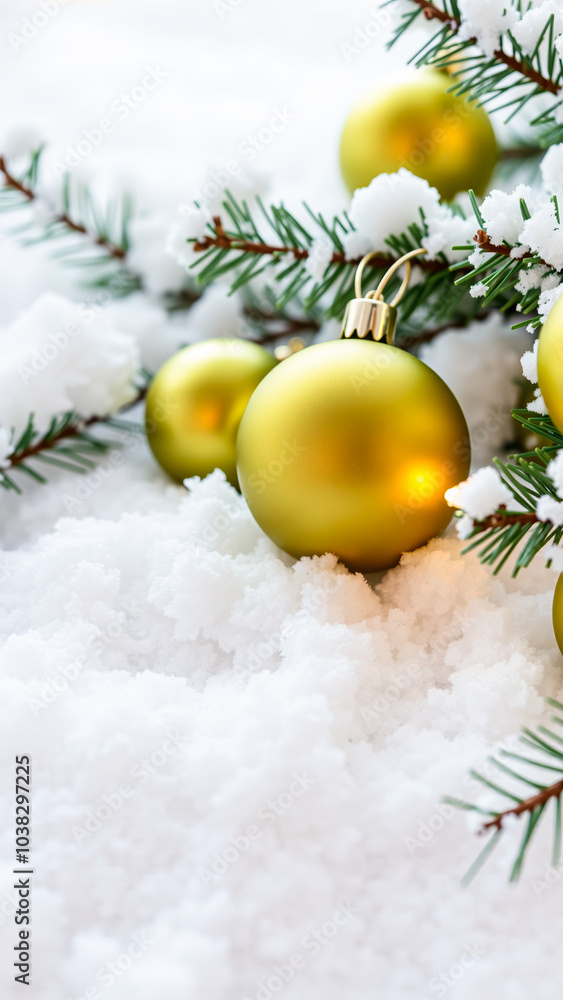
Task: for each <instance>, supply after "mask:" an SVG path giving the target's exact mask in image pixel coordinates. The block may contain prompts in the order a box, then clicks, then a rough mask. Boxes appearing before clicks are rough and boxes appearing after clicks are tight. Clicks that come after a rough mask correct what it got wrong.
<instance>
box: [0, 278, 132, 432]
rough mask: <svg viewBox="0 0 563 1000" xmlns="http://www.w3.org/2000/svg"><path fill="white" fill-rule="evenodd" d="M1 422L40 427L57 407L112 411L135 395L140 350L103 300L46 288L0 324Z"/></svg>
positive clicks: (18, 428)
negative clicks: (32, 423)
mask: <svg viewBox="0 0 563 1000" xmlns="http://www.w3.org/2000/svg"><path fill="white" fill-rule="evenodd" d="M0 344H1V345H2V353H1V355H0V425H2V426H4V427H5V428H10V427H15V428H16V431H20V432H21V431H23V430H24V428H25V426H26V424H27V420H28V417H29V415H30V413H31V412H33V413H34V414H35V426H36V428H37V429H38V430H46V429H47V427H48V426H49V424H50V422H51V417H52V416H53V415H54V414H56V413H66V412H67V411H70V410H75V411H77V412H78V413H80V414H81V416H83V417H89V416H93V415H94V414H98V415H103V414H105V413H111V412H113V411H114V410H116V409H118V408H119V407H120V406H123V405H124V404H125V403H127V402H128V401H129V400H130V399H132V398H133V396H134V395H135V389H134V385H133V380H134V378H135V375H136V374H137V371H138V369H139V353H138V349H137V345H136V342H135V340H134V338H133V337H132V336H129V335H127V334H125V333H122V332H120V331H119V330H118V329H116V327H114V326H113V325H112V323H110V321H109V319H108V318H107V316H106V315H105V313H104V310H103V308H100V307H99V306H96V305H95V304H88V303H76V302H71V301H70V300H69V299H66V298H64V297H63V296H62V295H55V294H52V293H48V294H45V295H43V296H41V298H39V299H37V300H36V302H34V304H33V305H32V306H30V307H29V309H26V310H25V311H24V312H23V313H22V314H21V315H20V316H19V317H18V319H16V320H15V321H14V322H13V323H12V324H11V325H10V326H8V327H6V328H5V329H4V330H0Z"/></svg>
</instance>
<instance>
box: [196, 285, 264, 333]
mask: <svg viewBox="0 0 563 1000" xmlns="http://www.w3.org/2000/svg"><path fill="white" fill-rule="evenodd" d="M185 329H186V339H187V340H188V341H190V342H192V341H196V340H207V339H209V338H210V337H245V336H247V334H248V332H249V326H248V323H247V321H246V320H245V318H244V311H243V303H242V300H241V298H240V295H238V294H237V293H236V292H235V293H233V294H232V295H231V294H229V286H228V285H222V284H220V283H218V284H214V285H210V286H209V288H206V289H205V290H204V292H203V295H202V297H201V298H200V299H199V300H198V301H197V302H196V303H195V304H194V305H193V306H192V307H191V309H190V311H189V313H188V315H187V317H186V319H185Z"/></svg>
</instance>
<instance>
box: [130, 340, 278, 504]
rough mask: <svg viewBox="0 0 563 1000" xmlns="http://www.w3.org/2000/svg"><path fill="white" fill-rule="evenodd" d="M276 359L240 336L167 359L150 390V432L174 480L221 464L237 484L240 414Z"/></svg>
mask: <svg viewBox="0 0 563 1000" xmlns="http://www.w3.org/2000/svg"><path fill="white" fill-rule="evenodd" d="M276 363H277V362H276V359H275V358H274V357H272V355H271V354H269V353H268V351H266V350H265V349H264V348H263V347H260V345H259V344H252V343H250V342H249V341H247V340H238V339H236V338H232V339H217V340H205V341H200V342H199V343H197V344H192V345H191V346H190V347H185V348H183V350H181V351H178V353H177V354H174V355H173V357H171V358H169V359H168V361H166V362H165V364H164V365H163V366H162V368H161V369H160V370H159V371H158V372H157V374H156V375H155V377H154V379H153V381H152V382H151V385H150V388H149V391H148V394H147V410H146V431H147V437H148V441H149V444H150V446H151V448H152V451H153V453H154V456H155V458H156V460H157V462H159V464H160V465H161V466H162V468H163V469H164V470H165V471H166V472H167V473H168V474H169V475H170V476H172V478H173V479H176V480H177V481H178V482H182V480H183V479H185V478H187V477H189V476H202V477H203V476H207V475H208V474H209V473H210V472H213V470H214V469H216V468H218V469H222V470H223V472H224V473H225V475H226V476H227V479H228V480H229V482H231V483H232V484H233V486H238V480H237V475H236V436H237V431H238V428H239V424H240V421H241V417H242V415H243V413H244V409H245V406H246V404H247V403H248V400H249V399H250V396H251V395H252V393H253V392H254V389H255V388H256V386H257V385H258V383H259V382H260V381H261V380H262V379H263V378H264V376H265V375H267V374H268V372H269V371H271V369H272V368H274V366H275V365H276Z"/></svg>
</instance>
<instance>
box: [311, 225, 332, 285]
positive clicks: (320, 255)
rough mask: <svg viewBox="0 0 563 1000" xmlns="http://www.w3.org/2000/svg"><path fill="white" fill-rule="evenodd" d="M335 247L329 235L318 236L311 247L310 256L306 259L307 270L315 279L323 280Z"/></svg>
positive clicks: (316, 280)
mask: <svg viewBox="0 0 563 1000" xmlns="http://www.w3.org/2000/svg"><path fill="white" fill-rule="evenodd" d="M333 253H334V247H333V245H332V243H331V241H330V240H329V238H328V236H324V235H321V236H316V237H315V239H314V240H313V243H312V244H311V247H310V249H309V256H308V257H307V260H306V261H305V270H306V271H307V273H308V274H310V275H311V277H312V279H313V281H315V282H320V281H322V277H323V274H324V273H325V271H326V269H327V267H328V265H329V264H330V261H331V258H332V255H333Z"/></svg>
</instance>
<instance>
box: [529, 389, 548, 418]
mask: <svg viewBox="0 0 563 1000" xmlns="http://www.w3.org/2000/svg"><path fill="white" fill-rule="evenodd" d="M527 409H528V410H531V411H532V413H541V414H543V415H544V416H545V415H546V414H547V406H546V405H545V400H544V398H543V396H542V393H541V389H536V391H535V393H534V399H532V401H531V402H530V403H528V406H527Z"/></svg>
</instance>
